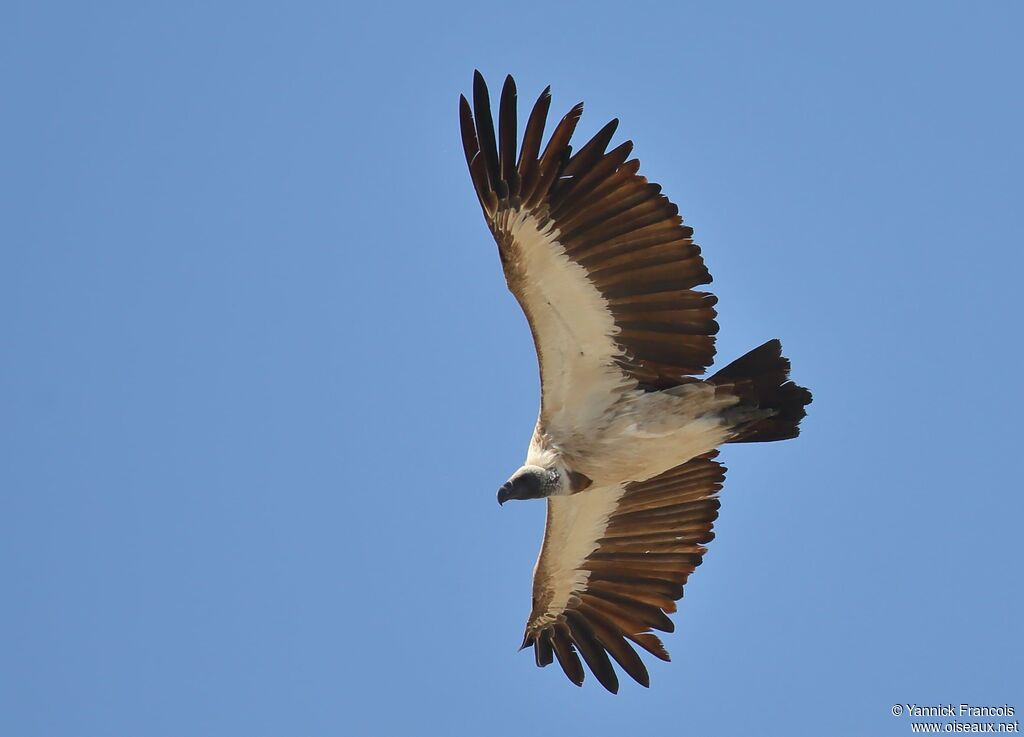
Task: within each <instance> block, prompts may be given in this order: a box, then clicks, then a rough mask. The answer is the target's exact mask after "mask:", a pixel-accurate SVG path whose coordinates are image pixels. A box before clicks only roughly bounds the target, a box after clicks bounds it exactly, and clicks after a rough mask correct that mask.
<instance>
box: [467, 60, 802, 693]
mask: <svg viewBox="0 0 1024 737" xmlns="http://www.w3.org/2000/svg"><path fill="white" fill-rule="evenodd" d="M550 104H551V95H550V88H549V89H546V90H544V92H543V93H541V95H540V98H539V99H538V100H537V102H536V104H535V105H534V107H533V110H532V112H531V113H530V116H529V119H528V120H527V123H526V129H525V133H524V135H523V141H522V146H521V147H517V119H516V87H515V82H514V81H513V80H512V77H508V78H506V80H505V84H504V86H503V88H502V91H501V101H500V104H499V108H498V130H497V134H496V133H495V129H494V121H493V120H492V118H491V105H490V100H489V96H488V91H487V86H486V84H485V83H484V80H483V77H482V76H481V75H480V73H479V72H477V73H476V75H475V77H474V80H473V104H472V106H471V105H470V103H469V101H468V100H466V98H465V97H462V98H461V100H460V108H459V113H460V121H461V126H462V142H463V146H464V148H465V153H466V162H467V163H468V164H469V171H470V175H471V178H472V181H473V186H474V188H475V190H476V194H477V197H478V198H479V200H480V205H481V207H482V208H483V212H484V217H485V219H486V221H487V224H488V226H489V227H490V229H491V233H492V234H493V235H494V238H495V240H496V241H497V243H498V253H499V255H500V257H501V263H502V267H503V268H504V272H505V279H506V281H507V282H508V287H509V289H510V290H511V291H512V294H514V295H515V297H516V299H517V300H518V301H519V304H520V306H521V307H522V308H523V312H524V313H526V319H527V321H528V322H529V324H530V330H531V332H532V333H533V340H534V344H535V345H536V348H537V359H538V362H539V364H540V376H541V407H540V415H539V417H538V419H537V426H536V428H535V430H534V433H533V439H532V441H531V443H530V447H529V450H528V452H527V455H526V462H525V464H524V465H523V466H522V467H521V468H520V469H519V470H518V471H516V472H515V473H514V474H513V475H512V477H511V478H510V479H509V480H508V481H507V482H506V483H505V484H504V485H503V486H502V487H501V489H500V490H499V491H498V502H499V503H502V504H503V503H504V502H506V501H508V500H509V499H538V498H546V499H547V504H548V513H547V524H546V526H545V530H544V543H543V545H542V547H541V551H540V556H539V558H538V559H537V565H536V568H535V570H534V576H533V610H532V612H531V613H530V617H529V620H528V622H527V625H526V635H525V637H524V639H523V647H527V646H530V645H532V646H533V649H534V654H535V656H536V659H537V664H538V665H540V666H545V665H548V664H550V663H551V662H553V661H554V660H555V659H557V660H558V662H559V665H561V667H562V669H563V670H564V671H565V674H566V675H567V676H568V677H569V679H570V680H571V681H572V682H573V683H576V684H577V685H581V684H582V683H583V678H584V669H583V665H582V663H581V662H580V656H582V658H583V661H584V662H585V663H586V664H587V666H588V667H589V668H590V670H591V671H592V672H593V673H594V675H595V676H596V677H597V679H598V680H599V681H600V682H601V684H602V685H603V686H604V687H605V688H607V689H608V690H609V691H612V692H615V691H617V690H618V678H617V676H616V673H615V670H614V668H613V667H612V664H611V660H615V662H617V663H618V664H619V666H620V667H621V668H622V670H623V671H625V672H626V673H627V674H629V675H630V676H631V677H632V678H633V679H635V680H636V681H637V682H639V683H641V684H642V685H644V686H647V685H648V684H649V677H648V673H647V669H646V667H645V666H644V664H643V662H642V661H641V659H640V657H639V656H638V655H637V653H636V651H635V650H634V649H633V647H632V645H631V644H630V643H632V644H633V645H639V646H640V647H641V648H642V649H644V650H646V651H648V652H649V653H651V654H652V655H654V656H655V657H658V658H661V659H662V660H668V659H669V658H668V653H667V652H666V651H665V648H664V647H663V645H662V643H661V641H660V640H659V639H658V637H657V636H655V635H654V634H653V633H652V632H651V630H661V631H664V632H671V631H672V629H673V625H672V620H670V619H669V618H668V616H667V614H670V613H672V612H674V611H675V610H676V604H675V602H676V600H678V599H679V598H680V597H681V596H682V595H683V585H684V584H685V583H686V580H687V578H688V577H689V575H690V573H692V572H693V570H694V568H695V567H696V566H698V565H700V562H701V558H702V556H703V555H704V552H705V550H706V548H705V547H704V545H705V543H707V542H709V541H710V540H711V539H712V538H713V537H714V533H713V532H712V526H713V522H714V520H715V518H716V517H717V515H718V507H719V502H718V498H717V495H718V492H719V490H720V489H721V488H722V483H723V481H724V479H725V467H724V466H722V465H721V464H720V463H718V462H717V461H716V460H715V457H716V456H717V455H718V451H717V448H718V447H719V446H720V445H722V444H723V443H737V442H754V441H769V440H784V439H786V438H793V437H796V436H797V435H798V434H799V425H800V420H801V419H802V418H803V417H804V415H805V414H806V412H805V410H804V407H805V406H806V405H807V404H809V403H810V401H811V394H810V392H809V391H807V390H806V389H804V388H803V387H801V386H797V385H796V384H794V383H793V382H792V381H789V361H788V360H787V359H785V358H784V357H783V356H782V346H781V344H780V343H779V341H778V340H771V341H768V342H767V343H765V344H764V345H762V346H760V347H759V348H755V349H754V350H752V351H750V352H749V353H747V354H746V355H744V356H742V357H741V358H739V359H738V360H736V361H734V362H733V363H731V364H729V365H728V366H726V367H725V368H723V369H720V370H719V371H717V372H716V373H714V374H712V375H711V376H709V377H706V378H703V379H702V378H697V377H699V376H700V375H701V374H703V373H704V372H705V370H706V369H707V368H708V367H709V366H710V365H711V363H712V360H713V358H714V354H715V339H714V335H715V333H716V332H717V331H718V324H717V323H716V322H715V315H716V313H715V309H714V305H715V303H716V301H717V300H716V298H715V296H714V295H712V294H710V293H708V292H704V291H695V290H694V287H697V286H699V285H701V284H708V283H710V281H711V275H710V274H709V273H708V270H707V268H706V267H705V265H704V260H703V259H702V258H701V255H700V248H699V247H698V246H697V245H695V244H694V243H693V241H692V240H691V236H692V234H693V229H692V228H690V227H688V226H686V225H683V221H682V218H681V217H679V215H678V208H677V207H676V206H675V205H674V204H672V203H671V202H670V201H669V200H668V198H666V197H665V196H664V195H662V194H661V187H659V186H658V185H657V184H652V183H650V182H648V181H647V179H645V178H644V177H642V176H640V175H639V173H638V171H639V166H640V163H639V161H637V160H636V159H630V158H629V155H630V152H631V151H632V148H633V145H632V143H631V142H629V141H627V142H625V143H623V144H621V145H619V146H617V147H615V148H613V149H611V150H610V151H609V150H608V146H609V144H610V142H611V138H612V136H613V134H614V133H615V129H616V127H617V125H618V121H617V120H613V121H611V122H610V123H608V124H607V125H606V126H605V127H604V128H602V129H601V130H600V131H599V132H598V133H597V134H596V135H595V136H594V137H593V138H592V139H591V140H590V141H589V142H588V143H586V144H585V145H584V146H583V147H582V148H580V149H579V150H578V151H577V152H576V153H575V154H573V153H572V147H571V146H570V145H569V141H570V139H571V137H572V134H573V131H574V130H575V128H576V124H577V122H578V121H579V119H580V115H581V114H582V112H583V105H582V104H579V105H576V106H575V107H573V108H572V109H571V110H570V111H569V112H568V113H567V114H566V115H565V117H563V118H562V119H561V120H560V121H559V122H558V124H557V125H556V126H555V128H554V130H553V131H552V133H551V136H550V138H549V139H548V142H547V145H546V146H544V147H543V151H542V150H541V143H542V139H543V137H544V128H545V125H546V121H547V114H548V108H549V107H550ZM517 148H519V153H518V158H517V153H516V149H517Z"/></svg>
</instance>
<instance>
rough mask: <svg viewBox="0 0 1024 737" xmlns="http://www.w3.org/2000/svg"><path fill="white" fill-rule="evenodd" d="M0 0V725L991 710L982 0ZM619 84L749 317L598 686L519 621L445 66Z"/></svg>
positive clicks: (901, 724)
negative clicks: (553, 2)
mask: <svg viewBox="0 0 1024 737" xmlns="http://www.w3.org/2000/svg"><path fill="white" fill-rule="evenodd" d="M711 5H712V4H708V3H680V4H673V5H672V6H671V7H670V6H668V5H666V4H645V3H640V4H637V5H635V6H633V7H631V8H628V9H627V7H626V6H624V5H622V4H621V3H616V4H611V3H581V2H580V3H565V4H560V5H559V7H556V8H549V7H546V4H542V3H530V2H526V3H518V4H515V5H514V6H513V5H507V4H506V5H502V6H494V7H490V8H488V7H486V6H484V5H480V4H454V3H422V4H419V5H418V6H416V7H413V6H403V5H392V4H387V3H375V4H367V5H364V6H361V7H358V8H355V7H353V8H346V7H345V6H344V5H343V4H340V3H324V4H316V3H311V4H297V5H284V4H282V5H280V6H271V5H264V4H241V3H239V4H235V5H230V4H213V5H209V4H200V3H188V2H186V3H160V4H155V3H123V4H117V3H104V4H92V5H82V4H59V3H56V4H55V3H23V2H12V3H7V4H6V5H5V8H4V10H3V11H2V22H0V93H2V94H0V131H2V137H0V141H2V142H0V171H2V175H0V316H2V332H0V338H2V340H0V433H2V437H0V487H2V495H0V505H2V506H0V581H2V582H3V586H4V596H3V604H2V606H0V630H2V631H3V632H4V636H3V638H2V639H3V644H2V646H0V733H2V734H4V735H12V736H13V735H17V736H19V737H33V736H35V735H39V736H46V737H51V736H55V735H74V736H75V737H88V736H90V735H133V736H142V737H161V736H163V735H167V736H171V735H175V736H176V735H183V734H188V735H246V737H253V736H262V735H267V736H274V735H310V736H316V735H374V736H390V735H395V736H398V735H403V736H404V735H418V734H445V735H482V734H487V735H522V734H531V735H555V734H567V733H568V734H609V735H610V734H640V733H645V732H651V733H655V732H656V733H669V734H683V735H704V734H723V735H731V734H743V733H753V734H787V735H802V734H807V735H819V734H831V735H863V734H894V735H896V734H908V733H909V732H910V728H909V724H908V723H907V720H906V718H903V719H897V718H895V717H893V716H892V715H891V713H890V709H891V706H892V704H894V703H907V702H916V703H919V704H937V703H945V702H952V703H960V702H966V703H974V704H998V705H1001V704H1004V703H1008V704H1011V705H1016V706H1017V709H1018V711H1020V710H1021V709H1024V698H1022V697H1024V689H1022V688H1021V684H1022V683H1024V679H1022V677H1021V671H1022V638H1021V635H1020V630H1019V622H1020V621H1021V619H1022V608H1024V606H1022V594H1021V578H1020V571H1019V569H1020V564H1021V553H1020V544H1019V535H1020V529H1021V514H1022V511H1024V505H1022V501H1021V483H1020V476H1019V470H1018V469H1019V459H1020V450H1019V448H1018V443H1019V440H1020V437H1021V433H1020V419H1019V418H1020V417H1021V413H1022V410H1024V407H1022V404H1024V402H1022V391H1021V381H1020V377H1019V373H1020V366H1021V364H1022V359H1024V355H1022V349H1021V342H1020V335H1019V326H1018V323H1019V321H1020V318H1021V316H1022V314H1024V310H1022V307H1024V304H1022V298H1021V288H1020V274H1021V272H1022V267H1024V259H1022V257H1021V245H1022V242H1024V237H1022V236H1024V225H1022V222H1024V220H1022V218H1021V216H1020V207H1021V201H1022V194H1024V193H1022V186H1021V171H1022V169H1024V155H1022V153H1024V137H1022V133H1021V131H1024V104H1022V97H1021V95H1020V91H1019V87H1020V72H1021V69H1022V64H1024V52H1022V47H1021V44H1020V39H1019V29H1020V28H1021V24H1022V21H1024V13H1022V11H1021V9H1020V7H1019V5H1017V4H1014V3H1008V2H1005V3H998V2H993V3H984V4H973V5H968V4H966V3H931V2H929V3H902V4H899V7H892V6H891V4H881V3H880V4H867V5H866V4H864V3H858V4H848V5H847V6H846V7H832V8H828V9H825V8H823V7H822V6H821V5H820V4H815V3H807V4H789V3H783V4H775V3H773V4H767V3H766V4H756V5H754V4H742V3H740V4H733V5H730V6H728V7H721V6H719V7H714V8H712V7H711ZM477 67H478V68H480V69H481V71H483V72H484V74H485V75H486V76H487V78H488V79H489V80H490V81H491V83H492V85H495V84H498V83H500V80H501V78H502V77H503V76H504V74H505V73H508V72H511V73H513V74H515V76H516V78H517V81H518V83H519V88H520V96H521V98H522V100H523V101H524V104H525V100H532V99H533V98H534V97H535V95H536V94H537V93H538V92H539V90H540V89H541V88H543V87H544V86H545V85H547V84H551V85H552V87H553V93H554V106H553V107H554V109H555V110H558V111H562V110H564V109H567V108H568V107H569V106H570V105H572V104H573V103H575V102H577V101H578V100H585V101H586V103H587V109H586V112H585V114H584V118H583V122H582V123H581V126H580V131H579V132H580V134H581V136H588V135H589V134H591V133H593V132H595V131H596V130H597V129H598V128H599V127H600V126H601V125H602V124H603V123H604V122H606V121H607V120H608V119H609V118H611V117H615V116H618V117H620V118H621V121H622V122H621V126H620V133H619V134H618V138H617V139H616V140H617V141H621V140H624V139H625V138H626V137H628V138H631V139H633V140H634V141H635V142H636V154H637V155H638V156H639V157H640V158H641V160H642V161H643V169H642V171H643V172H644V173H646V174H647V176H649V177H650V178H651V179H652V180H654V181H658V182H660V183H661V184H662V185H663V186H664V188H665V190H666V192H667V193H668V194H669V195H670V196H671V197H672V198H673V200H674V201H675V202H676V203H677V204H678V205H679V206H680V209H681V212H682V213H683V215H684V216H685V218H686V220H687V222H688V223H690V224H692V225H693V226H694V227H695V228H696V239H697V241H698V242H699V243H700V244H701V245H702V247H703V248H704V252H705V256H706V259H707V262H708V264H709V267H710V269H711V271H712V273H713V274H714V276H715V283H714V289H715V291H716V293H717V294H718V295H719V297H720V300H721V302H720V305H719V307H720V322H721V324H722V331H721V333H720V336H719V337H720V340H719V356H720V358H721V359H722V360H726V361H727V360H731V359H732V358H734V357H736V356H738V355H740V354H741V353H743V352H745V351H746V350H748V349H750V348H752V347H754V346H755V345H759V344H760V343H761V342H763V341H764V340H766V339H768V338H771V337H780V338H782V340H783V344H784V346H785V349H786V352H787V354H788V355H789V356H790V357H791V358H792V360H793V365H794V378H796V379H798V380H799V381H800V382H801V383H803V384H805V385H807V386H808V387H810V388H811V389H812V390H813V391H814V394H815V401H814V404H813V405H812V406H811V408H810V410H811V411H810V415H809V417H808V419H807V420H806V421H805V424H804V435H803V436H802V437H801V438H800V439H799V440H797V441H792V442H787V443H776V444H771V445H767V446H740V447H729V448H727V449H726V451H725V453H724V461H725V463H726V464H727V465H728V466H729V469H730V470H729V476H728V479H727V483H726V488H725V491H724V492H723V496H722V501H723V507H722V513H721V517H720V519H719V521H718V523H717V525H716V529H717V532H718V537H717V539H716V540H715V541H714V543H712V545H711V550H710V553H709V554H708V556H707V557H706V559H705V563H704V565H703V566H702V567H701V568H700V570H699V571H698V572H697V574H695V576H694V577H693V579H692V580H691V582H690V584H689V586H688V587H687V594H686V598H685V599H684V600H683V601H682V602H681V606H680V613H679V615H678V616H677V617H676V618H675V619H676V624H677V632H676V634H673V635H670V636H668V637H667V638H666V644H667V646H668V648H669V650H670V651H671V653H672V655H673V659H674V662H673V663H671V664H662V663H659V662H657V661H652V662H649V665H650V669H651V674H652V687H651V689H650V690H644V689H642V688H640V687H638V686H635V685H634V684H625V685H624V687H623V689H622V691H621V693H620V694H619V695H618V696H615V697H612V696H610V695H609V694H607V693H605V692H604V691H603V690H602V689H600V688H599V687H598V685H597V684H596V682H594V680H593V679H590V680H588V683H587V684H585V686H584V688H582V689H577V688H575V687H574V686H572V685H571V684H570V683H569V682H568V681H567V680H566V679H565V678H564V677H563V676H562V674H561V673H559V672H558V671H557V670H556V669H554V668H548V669H545V670H543V671H541V670H538V669H536V668H535V666H534V665H533V662H532V657H531V656H530V655H528V654H526V653H521V654H517V653H516V648H517V647H518V645H519V640H520V637H521V633H522V626H523V623H524V621H525V617H526V615H527V613H528V610H529V603H530V589H529V586H530V574H531V570H532V566H533V562H534V558H535V555H536V550H537V547H538V544H539V540H540V536H541V529H542V525H543V505H542V504H541V503H533V504H529V503H521V504H512V505H506V506H505V507H504V508H501V509H499V507H498V506H497V505H496V504H495V502H494V492H495V490H496V488H497V486H498V485H499V484H500V483H501V482H503V481H504V480H505V479H506V478H507V476H508V475H509V473H510V472H511V471H513V470H514V469H515V468H516V467H517V466H518V465H519V464H520V462H521V461H522V458H523V456H524V454H525V447H526V443H527V442H528V440H529V435H530V432H531V430H532V424H533V421H534V419H535V416H536V408H537V393H538V386H537V372H536V367H535V363H534V360H535V359H534V355H533V348H532V344H531V341H530V337H529V332H528V329H527V326H526V323H525V320H524V319H523V317H522V315H521V314H520V313H519V311H518V308H517V306H516V305H515V302H514V300H513V298H512V297H511V295H509V294H508V292H507V291H506V290H505V286H504V283H503V280H502V277H501V271H500V266H499V263H498V259H497V254H496V250H495V247H494V244H493V242H492V241H491V240H490V236H489V234H488V232H487V230H486V228H485V226H484V223H483V220H482V218H481V216H480V211H479V207H478V205H477V203H476V201H475V199H474V196H473V193H472V189H471V186H470V182H469V178H468V175H467V173H466V171H465V164H464V162H463V160H462V152H461V146H460V143H459V136H458V124H457V116H456V109H457V99H458V95H459V93H460V92H466V91H468V90H469V87H470V84H471V78H472V77H471V75H472V71H473V69H474V68H477Z"/></svg>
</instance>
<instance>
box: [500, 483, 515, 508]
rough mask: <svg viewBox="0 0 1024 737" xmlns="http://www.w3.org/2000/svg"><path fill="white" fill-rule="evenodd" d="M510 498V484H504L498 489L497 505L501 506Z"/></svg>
mask: <svg viewBox="0 0 1024 737" xmlns="http://www.w3.org/2000/svg"><path fill="white" fill-rule="evenodd" d="M511 498H512V484H505V485H503V486H502V487H501V488H500V489H498V505H499V506H500V505H502V504H504V503H505V502H507V501H508V500H509V499H511Z"/></svg>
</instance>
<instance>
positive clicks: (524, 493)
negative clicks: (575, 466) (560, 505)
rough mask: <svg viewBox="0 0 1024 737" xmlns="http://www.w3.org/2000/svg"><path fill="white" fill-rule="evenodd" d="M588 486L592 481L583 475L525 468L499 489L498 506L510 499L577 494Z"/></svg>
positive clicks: (539, 467) (538, 468)
mask: <svg viewBox="0 0 1024 737" xmlns="http://www.w3.org/2000/svg"><path fill="white" fill-rule="evenodd" d="M588 486H590V479H588V478H587V477H586V476H584V475H583V474H581V473H575V472H574V471H563V470H560V469H558V468H542V467H541V466H523V467H522V468H520V469H519V470H518V471H516V472H515V473H514V474H512V478H510V479H509V480H508V481H506V482H505V483H504V484H503V485H502V487H501V488H500V489H498V504H504V503H505V502H507V501H508V500H509V499H543V498H544V497H548V496H555V495H556V494H575V493H576V492H577V491H582V490H583V489H585V488H587V487H588Z"/></svg>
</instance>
